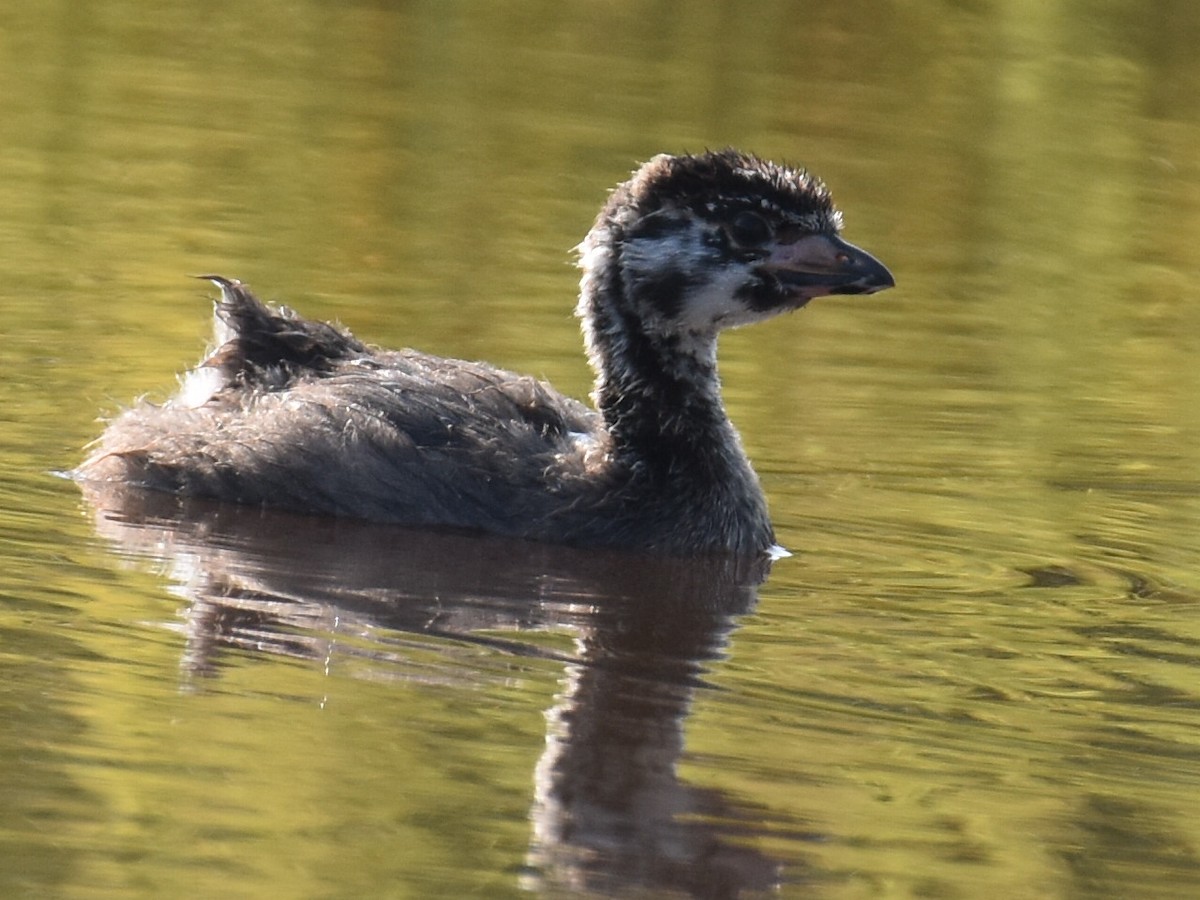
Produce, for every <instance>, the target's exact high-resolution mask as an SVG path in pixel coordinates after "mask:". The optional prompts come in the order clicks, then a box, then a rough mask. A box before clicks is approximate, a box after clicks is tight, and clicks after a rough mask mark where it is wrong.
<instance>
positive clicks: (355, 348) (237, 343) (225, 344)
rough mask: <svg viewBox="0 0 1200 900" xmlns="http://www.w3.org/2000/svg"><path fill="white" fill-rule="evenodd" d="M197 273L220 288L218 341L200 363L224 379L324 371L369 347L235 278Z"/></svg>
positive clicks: (277, 378)
mask: <svg viewBox="0 0 1200 900" xmlns="http://www.w3.org/2000/svg"><path fill="white" fill-rule="evenodd" d="M197 277H199V278H202V279H204V280H206V281H211V282H212V283H213V284H215V285H216V286H217V287H219V288H220V289H221V299H220V300H218V301H217V305H216V320H217V327H216V332H217V335H216V340H217V346H216V347H215V348H214V350H213V352H212V353H211V354H210V355H209V357H208V358H207V359H206V360H205V361H204V363H203V366H204V367H206V368H211V369H216V370H217V372H219V374H220V381H221V382H222V383H223V384H226V385H229V384H234V383H240V384H253V383H266V382H269V383H271V384H273V385H276V386H278V385H279V383H280V382H281V381H284V382H286V381H289V380H291V379H292V378H294V377H297V376H298V375H301V374H303V373H314V372H316V373H320V372H326V371H329V370H330V369H332V368H333V367H334V365H335V364H336V363H338V362H339V361H342V360H346V359H353V358H355V357H358V356H361V355H363V354H365V353H367V352H368V351H367V347H366V345H365V344H363V343H362V342H360V341H358V340H357V339H355V338H354V337H353V336H352V335H351V334H349V333H348V332H345V331H342V330H341V329H338V328H336V327H334V326H333V325H329V324H327V323H325V322H312V321H309V320H308V319H305V318H302V317H301V316H300V315H299V314H297V313H296V312H294V311H293V310H291V309H289V308H287V307H286V306H281V307H273V306H268V305H267V304H266V303H263V302H262V301H261V300H259V299H258V298H257V297H255V296H254V294H252V293H251V292H250V290H249V288H247V287H246V286H245V285H243V284H242V283H241V282H240V281H237V280H236V279H231V278H224V277H222V276H220V275H200V276H197ZM281 376H282V378H281Z"/></svg>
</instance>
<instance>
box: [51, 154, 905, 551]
mask: <svg viewBox="0 0 1200 900" xmlns="http://www.w3.org/2000/svg"><path fill="white" fill-rule="evenodd" d="M840 228H841V216H840V214H839V213H838V211H837V210H836V209H835V208H834V206H833V202H832V200H831V198H830V196H829V192H828V191H827V190H826V188H825V186H824V185H823V184H822V183H821V182H820V181H819V180H818V179H816V178H815V177H813V176H812V175H809V174H808V173H807V172H805V171H803V170H800V169H793V168H788V167H785V166H780V165H776V164H774V163H770V162H767V161H765V160H761V159H758V158H756V157H753V156H749V155H746V154H743V153H739V152H736V151H733V150H724V151H720V152H709V153H702V154H697V155H688V156H667V155H662V156H657V157H655V158H654V159H652V160H650V161H649V162H648V163H646V164H645V165H643V166H642V167H641V168H640V169H638V170H637V171H636V172H635V173H634V175H633V177H632V178H631V179H630V180H629V181H627V182H625V183H624V184H622V185H620V186H619V187H618V188H617V189H616V190H615V191H614V192H613V194H612V196H611V197H610V198H609V200H608V202H607V203H606V204H605V206H604V208H603V209H602V210H601V212H600V214H599V216H598V217H597V218H596V222H595V224H594V225H593V226H592V229H591V231H590V232H589V233H588V235H587V237H586V238H585V239H584V241H583V243H582V245H581V246H580V266H581V268H582V270H583V278H582V281H581V288H580V297H579V305H578V309H577V312H578V315H579V317H580V319H582V322H583V334H584V339H585V343H586V345H587V352H588V357H589V359H590V361H591V364H592V367H593V368H594V369H595V372H596V387H595V391H594V393H593V399H594V401H595V405H596V408H595V409H591V408H589V407H588V406H586V405H584V404H582V403H579V402H578V401H576V400H572V399H570V398H567V397H564V396H562V395H560V394H558V393H557V392H555V391H554V390H553V389H551V388H550V387H549V386H548V385H546V384H543V383H541V382H538V381H536V380H534V379H532V378H528V377H522V376H519V375H516V374H513V373H511V372H506V371H503V370H501V369H496V368H493V367H491V366H489V365H486V364H484V363H476V362H463V361H460V360H453V359H442V358H439V357H434V356H428V355H426V354H423V353H418V352H416V351H413V350H399V351H390V350H376V349H373V348H370V347H368V346H366V345H365V344H362V343H360V342H359V341H357V340H356V339H355V338H353V337H352V336H351V335H350V334H348V333H347V332H345V331H342V330H339V329H337V328H335V327H333V326H331V325H327V324H324V323H317V322H310V321H307V320H305V319H303V318H301V317H300V316H298V315H297V314H296V313H294V312H292V311H291V310H290V309H286V308H279V309H276V308H272V307H268V306H266V305H264V304H263V303H261V302H260V301H259V300H257V299H256V298H255V297H254V296H253V295H252V294H251V293H250V292H249V291H248V290H247V289H246V288H245V287H244V286H243V285H241V284H240V283H238V282H237V281H232V280H228V279H225V278H220V277H217V276H212V277H211V280H212V281H213V282H215V283H216V284H217V286H218V287H219V288H220V289H221V298H220V300H219V301H218V302H217V306H216V317H215V318H216V346H215V348H214V350H213V351H212V352H211V354H210V355H209V356H208V357H207V358H206V359H204V360H203V361H202V362H201V363H200V365H199V366H197V368H196V369H194V370H193V371H192V372H190V373H189V374H188V377H187V379H186V380H185V381H184V384H183V387H182V390H181V391H180V393H179V394H178V395H177V396H176V397H174V398H172V399H171V400H169V401H168V402H166V403H165V404H163V405H161V406H156V405H152V404H148V403H141V404H139V405H137V406H135V407H134V408H132V409H129V410H127V411H125V412H124V413H122V414H121V415H120V416H118V417H117V418H116V419H115V420H114V421H112V422H111V423H110V425H109V426H108V428H107V430H106V431H105V432H104V434H103V435H102V436H101V437H100V439H99V440H98V441H97V442H96V444H95V445H94V447H93V448H92V450H91V453H90V455H89V456H88V458H87V459H86V460H85V461H84V463H83V464H82V465H81V466H80V467H79V469H78V470H76V473H75V474H76V475H77V477H79V478H80V479H86V480H100V481H107V482H117V483H121V484H129V485H135V486H139V487H146V488H151V489H157V490H166V491H174V492H177V493H179V494H185V495H193V496H201V497H209V498H215V499H218V500H227V501H233V502H237V503H250V504H263V505H267V506H273V507H278V508H282V509H288V510H294V511H297V512H303V513H314V514H332V515H338V516H352V517H357V518H362V519H369V520H374V521H380V522H396V523H404V524H411V525H444V526H457V527H466V528H475V529H481V530H484V531H489V532H494V533H498V534H504V535H515V536H521V537H527V538H533V539H537V540H546V541H556V542H565V543H572V544H578V545H607V546H623V547H633V548H641V549H645V550H650V551H655V552H661V553H672V554H700V553H709V552H733V553H738V554H754V553H761V552H764V551H766V550H768V549H769V548H770V547H771V546H772V545H773V543H774V535H773V532H772V530H771V523H770V520H769V518H768V516H767V505H766V500H765V498H764V497H763V493H762V489H761V488H760V486H759V483H758V478H757V477H756V476H755V474H754V470H753V469H752V468H751V467H750V462H749V460H748V459H747V458H746V455H745V453H744V452H743V450H742V446H741V442H740V440H739V438H738V434H737V432H736V431H735V430H734V428H733V425H732V424H731V423H730V421H729V419H728V417H727V416H726V414H725V409H724V406H723V405H722V403H721V396H720V382H719V379H718V377H717V362H716V352H717V335H718V333H719V332H720V331H721V329H723V328H729V327H733V326H738V325H745V324H748V323H751V322H758V321H761V320H763V319H767V318H769V317H771V316H774V315H778V314H779V313H784V312H789V311H791V310H795V309H799V308H800V307H802V306H804V305H805V304H806V303H807V302H808V301H809V300H811V299H813V298H814V297H820V296H824V295H827V294H869V293H873V292H875V291H880V290H883V289H885V288H888V287H891V286H892V285H893V284H894V283H895V282H894V281H893V279H892V275H891V273H890V272H888V270H887V268H886V267H885V266H884V265H883V264H882V263H880V262H879V261H878V260H876V259H875V258H874V257H872V256H871V255H870V254H868V253H866V252H864V251H863V250H860V249H859V248H857V247H855V246H853V245H851V244H848V243H846V242H845V241H843V240H842V239H841V238H840V237H839V236H838V232H839V230H840Z"/></svg>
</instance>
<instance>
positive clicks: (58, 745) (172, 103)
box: [0, 0, 1200, 898]
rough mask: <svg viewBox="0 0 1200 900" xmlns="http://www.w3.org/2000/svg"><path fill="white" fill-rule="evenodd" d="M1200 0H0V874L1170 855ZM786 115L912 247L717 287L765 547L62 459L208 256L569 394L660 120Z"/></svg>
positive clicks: (683, 134) (136, 369)
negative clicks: (566, 547)
mask: <svg viewBox="0 0 1200 900" xmlns="http://www.w3.org/2000/svg"><path fill="white" fill-rule="evenodd" d="M1198 32H1200V12H1197V11H1195V10H1193V9H1192V7H1191V6H1189V5H1186V4H1170V5H1166V6H1163V5H1161V4H1159V5H1155V6H1153V7H1151V6H1150V5H1149V4H1146V3H1138V2H1125V3H1109V4H1103V5H1100V6H1095V5H1093V6H1088V7H1086V8H1085V7H1082V6H1079V5H1077V4H1064V3H1042V4H1032V3H1010V4H997V5H993V6H988V5H982V4H971V3H960V4H936V5H935V4H924V5H914V4H905V3H888V4H865V3H864V4H858V3H852V4H841V5H829V4H809V3H800V4H794V3H772V2H764V3H760V4H757V5H756V6H755V8H754V12H753V14H749V13H748V12H747V7H745V6H742V5H734V4H708V5H705V6H703V7H700V6H697V7H694V8H691V9H689V10H688V11H687V14H686V15H684V14H683V12H682V11H681V10H680V9H679V8H677V7H675V6H671V5H653V4H618V3H610V4H595V3H592V4H550V3H531V4H522V5H520V6H517V7H512V8H510V7H509V6H508V5H484V4H449V3H442V4H427V5H421V4H416V5H408V6H405V7H402V8H396V9H392V8H389V6H387V5H382V4H381V5H372V4H343V5H340V6H336V7H333V6H329V5H328V4H319V3H298V4H297V3H287V4H284V3H275V2H270V0H267V2H263V3H258V4H255V5H254V7H253V9H249V8H246V9H243V8H242V7H241V6H237V7H234V6H230V7H227V8H225V7H220V6H218V7H214V6H212V5H211V4H203V5H202V4H186V3H185V4H174V5H171V6H169V7H164V8H162V9H150V8H147V7H145V5H144V4H139V5H135V4H132V3H123V2H114V3H106V4H103V5H95V6H92V7H86V6H85V7H81V8H79V7H74V6H73V7H71V8H70V9H69V10H68V9H67V8H66V7H65V6H56V5H54V4H42V3H32V2H16V3H10V4H8V5H6V6H5V8H4V10H3V11H0V51H2V52H0V78H3V79H4V83H5V85H6V87H7V89H6V90H5V91H4V92H3V94H2V98H3V99H0V111H2V112H3V115H0V138H2V139H3V143H2V146H3V147H4V148H5V150H4V152H3V154H0V208H2V209H3V210H4V215H3V217H0V251H2V252H0V270H2V273H3V276H4V278H3V280H4V284H5V288H4V301H3V303H2V304H0V334H3V338H4V339H3V341H0V372H2V373H3V378H2V379H0V410H2V411H0V421H2V422H3V425H4V427H3V428H0V537H2V540H0V556H2V560H0V561H2V565H0V634H2V635H3V644H2V645H0V647H2V650H0V667H2V669H3V676H4V677H3V678H0V722H2V723H3V724H4V726H5V727H3V728H0V803H2V806H3V809H4V810H5V815H4V816H3V819H2V821H0V849H2V851H3V852H0V893H3V894H4V895H5V896H14V897H19V896H31V897H33V896H36V897H43V896H61V897H80V898H96V897H107V896H114V897H116V896H119V897H142V896H144V897H161V896H197V897H203V896H223V897H260V896H295V897H330V896H346V897H362V896H395V897H465V896H479V897H506V896H530V895H532V896H554V897H557V896H576V895H588V894H591V895H596V896H641V897H645V896H689V895H694V896H735V895H738V894H739V893H740V894H741V895H743V896H756V895H761V894H778V895H782V896H787V897H793V896H795V897H810V896H811V897H837V898H857V897H991V896H1011V897H1038V898H1042V897H1053V898H1107V897H1114V898H1116V897H1130V896H1137V897H1151V898H1156V897H1180V898H1190V897H1192V896H1195V895H1196V893H1197V891H1198V890H1200V817H1197V815H1196V813H1195V810H1196V809H1197V807H1198V805H1200V804H1198V801H1200V691H1198V690H1197V684H1198V683H1200V681H1198V677H1197V676H1198V674H1200V649H1198V648H1200V612H1198V608H1200V607H1198V603H1197V600H1198V597H1200V578H1198V576H1197V565H1196V563H1197V559H1198V557H1200V528H1198V527H1197V526H1198V524H1200V481H1198V480H1197V472H1200V465H1198V464H1200V449H1198V448H1200V405H1198V404H1197V402H1196V398H1197V396H1198V388H1200V384H1198V383H1197V382H1198V381H1200V367H1197V366H1196V365H1195V358H1196V354H1197V350H1198V349H1200V339H1198V338H1197V335H1200V327H1198V326H1200V321H1197V320H1198V319H1200V312H1198V309H1200V307H1198V305H1197V304H1196V303H1195V302H1194V294H1195V290H1196V288H1195V275H1196V272H1197V271H1200V249H1198V248H1200V240H1198V238H1200V233H1198V232H1200V190H1198V189H1197V185H1200V159H1198V157H1197V154H1196V152H1195V148H1196V147H1197V146H1200V63H1198V62H1197V61H1196V58H1195V53H1194V47H1195V46H1196V42H1197V38H1198V37H1200V34H1198ZM724 144H733V145H736V146H740V147H744V148H747V149H753V150H755V151H757V152H760V153H762V154H763V155H766V156H771V157H778V158H784V159H788V160H791V161H796V162H801V163H804V164H806V165H808V166H810V167H811V168H812V169H813V170H814V171H816V172H817V173H819V174H820V175H822V176H823V177H824V178H825V179H826V180H828V181H829V182H830V185H831V187H832V188H833V191H834V195H835V197H836V198H837V199H838V202H839V203H840V205H841V206H842V207H843V208H844V209H845V210H846V214H847V225H848V227H847V236H848V237H849V239H851V240H852V241H854V242H856V243H859V244H861V245H862V246H864V247H866V248H868V249H870V250H871V251H872V252H873V253H876V254H877V255H878V256H880V257H881V258H882V259H883V260H885V261H886V262H887V263H888V265H889V266H890V267H891V268H892V269H893V271H894V272H895V273H896V275H897V280H898V282H899V287H898V288H897V289H896V290H894V291H890V292H887V293H885V294H882V295H879V296H876V297H870V298H842V299H830V300H827V301H820V302H817V303H814V304H812V306H811V307H810V308H808V309H806V310H805V311H804V312H803V313H802V314H801V315H798V316H793V317H790V318H787V319H784V320H781V321H776V322H773V323H770V324H768V325H764V326H760V327H756V328H753V329H748V330H746V331H744V332H738V333H735V334H731V335H729V336H728V337H727V338H726V339H724V340H723V342H722V372H723V375H724V377H725V381H726V394H727V399H728V403H729V407H730V411H731V414H732V416H733V418H734V420H735V421H736V423H737V424H738V426H739V428H740V429H741V431H742V433H743V435H744V438H745V442H746V445H747V448H748V450H749V452H750V454H751V456H752V457H753V458H754V460H755V463H756V466H757V467H758V469H759V471H760V473H761V475H762V477H763V482H764V485H765V487H766V489H767V492H768V495H769V497H770V500H771V504H772V511H773V514H774V517H775V519H776V522H777V526H778V532H779V537H780V539H781V541H782V542H783V543H784V544H785V545H786V546H788V547H789V548H790V549H791V550H792V551H793V552H794V554H795V555H793V556H792V557H790V558H786V559H782V560H779V561H777V562H775V563H774V565H773V566H771V567H770V571H769V572H768V571H757V570H755V571H736V570H735V571H729V570H726V569H724V568H721V567H716V568H714V567H711V566H700V565H695V566H692V565H685V566H678V565H671V564H668V563H663V562H654V561H650V560H640V559H630V558H628V557H623V556H612V555H597V554H588V553H580V552H571V551H563V550H555V549H552V548H542V547H529V546H525V545H514V544H509V543H503V542H495V541H490V540H479V539H471V538H467V537H464V536H437V535H430V534H422V533H419V532H410V531H406V530H403V529H378V528H368V527H365V526H359V525H355V524H353V523H328V522H323V523H322V522H311V521H306V520H303V519H297V518H293V517H286V516H278V515H267V514H262V513H259V512H257V511H246V510H242V511H236V510H234V511H231V510H222V509H213V508H209V507H205V506H203V505H198V504H193V505H189V506H187V507H185V508H183V509H179V508H177V507H176V506H175V505H174V504H171V503H167V504H163V503H162V502H158V501H156V500H155V498H112V497H96V498H92V502H87V501H85V500H84V499H82V498H81V497H80V496H79V492H78V490H77V489H76V488H75V486H74V485H72V484H70V483H68V482H65V481H62V480H60V479H56V478H54V477H53V476H52V475H51V474H49V473H51V472H52V471H54V470H58V469H65V468H69V467H70V466H71V465H73V464H74V463H75V462H77V461H78V459H79V458H80V448H81V447H82V446H83V445H84V444H85V443H86V442H87V441H88V440H89V439H91V438H92V437H94V436H95V435H96V433H97V432H98V429H99V427H100V425H99V424H98V423H97V422H96V421H95V418H96V416H97V415H100V414H111V413H112V412H113V411H115V410H116V409H118V408H119V407H120V405H121V404H123V403H127V402H129V401H130V400H131V399H132V398H133V397H135V396H137V395H139V394H140V393H144V392H149V393H150V395H151V396H156V397H161V396H164V395H165V394H166V393H168V392H169V391H170V390H171V389H172V388H173V386H174V384H175V382H174V380H173V376H174V373H175V372H177V371H179V370H180V369H182V368H183V367H184V366H186V365H187V364H188V363H190V362H192V361H194V359H195V358H197V357H198V355H199V353H200V352H201V350H202V348H203V344H204V341H205V339H206V336H207V329H208V323H207V315H208V309H209V295H210V291H209V289H208V288H207V286H205V285H203V284H201V283H199V282H194V283H193V282H190V281H188V280H187V278H186V276H188V275H191V274H196V273H200V272H208V271H216V272H222V273H226V274H229V275H233V276H237V277H240V278H242V279H244V280H246V281H248V282H250V283H251V284H252V285H254V286H255V287H256V288H258V289H259V290H260V291H261V293H263V294H265V295H266V296H268V297H279V298H283V299H286V300H287V301H288V302H290V303H292V304H294V305H295V306H297V307H299V308H301V309H303V310H304V311H305V312H308V313H310V314H313V315H317V316H323V317H327V318H338V319H341V320H342V321H343V322H345V323H346V324H347V325H350V326H351V327H353V328H354V329H355V331H356V332H357V333H358V334H359V335H360V336H361V337H363V338H364V339H366V340H369V341H373V342H378V343H380V344H385V345H401V344H408V345H413V346H418V347H421V348H424V349H428V350H432V351H436V352H441V353H446V354H453V355H458V356H465V357H469V358H486V359H489V360H491V361H494V362H497V363H500V364H502V365H506V366H510V367H513V368H517V369H520V370H523V371H529V372H533V373H535V374H537V375H539V376H543V377H546V378H548V379H550V380H551V381H553V382H554V383H555V384H556V385H558V386H559V387H560V388H562V389H563V390H565V391H567V392H568V393H572V394H575V395H577V396H583V395H585V394H586V393H587V390H588V380H589V373H588V372H587V369H586V366H585V364H584V362H583V359H582V354H581V352H580V349H579V346H580V345H579V338H578V334H577V325H576V323H575V321H574V320H573V319H572V317H571V314H570V311H571V306H572V298H573V293H574V286H575V285H574V282H575V279H576V273H575V272H574V271H573V270H572V269H571V267H570V266H569V265H568V263H569V260H570V248H571V246H572V245H573V244H574V243H575V242H576V241H577V240H578V239H579V238H580V237H581V236H582V235H583V233H584V232H585V231H586V229H587V227H588V225H589V223H590V220H591V217H592V216H593V215H594V213H595V210H596V208H597V207H598V205H599V203H600V202H601V201H602V199H603V197H604V192H605V190H606V189H607V188H608V187H610V186H611V185H612V184H614V183H615V182H617V181H618V180H620V179H621V178H622V177H624V174H625V173H626V172H628V170H629V169H630V168H631V167H632V166H633V165H634V164H635V163H636V162H637V161H638V160H640V159H644V158H646V157H648V156H650V155H652V154H653V153H655V152H658V151H660V150H664V149H666V150H680V149H696V148H700V147H704V146H720V145H724Z"/></svg>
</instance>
